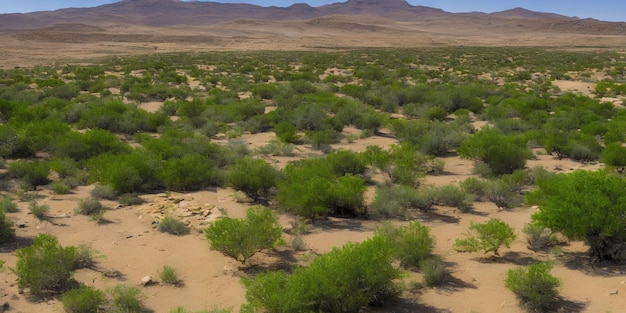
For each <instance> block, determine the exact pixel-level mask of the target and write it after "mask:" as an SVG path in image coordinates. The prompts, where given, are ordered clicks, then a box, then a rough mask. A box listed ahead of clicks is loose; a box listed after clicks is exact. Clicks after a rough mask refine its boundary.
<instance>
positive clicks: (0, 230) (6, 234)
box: [0, 208, 15, 244]
mask: <svg viewBox="0 0 626 313" xmlns="http://www.w3.org/2000/svg"><path fill="white" fill-rule="evenodd" d="M13 237H15V228H13V222H11V220H9V219H8V218H7V216H6V214H5V213H4V210H3V209H2V208H0V244H2V243H5V242H7V241H9V240H11V239H13Z"/></svg>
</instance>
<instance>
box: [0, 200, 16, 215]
mask: <svg viewBox="0 0 626 313" xmlns="http://www.w3.org/2000/svg"><path fill="white" fill-rule="evenodd" d="M0 211H4V212H6V213H15V212H17V211H18V209H17V204H15V202H13V200H12V199H11V198H9V197H4V198H2V200H0Z"/></svg>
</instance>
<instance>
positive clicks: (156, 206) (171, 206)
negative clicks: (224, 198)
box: [140, 194, 224, 230]
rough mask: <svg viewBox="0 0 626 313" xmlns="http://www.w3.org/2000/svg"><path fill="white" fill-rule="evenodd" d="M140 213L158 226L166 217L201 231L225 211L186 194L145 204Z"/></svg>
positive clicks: (170, 196)
mask: <svg viewBox="0 0 626 313" xmlns="http://www.w3.org/2000/svg"><path fill="white" fill-rule="evenodd" d="M140 211H141V212H143V213H144V214H146V215H148V216H150V218H152V224H153V225H155V227H156V225H158V224H159V223H160V222H161V220H162V219H163V218H164V217H165V216H171V217H174V218H176V219H178V220H180V221H182V222H183V223H185V224H186V225H187V226H188V227H190V228H192V229H197V230H201V229H204V228H206V227H207V225H208V224H209V223H211V222H213V221H215V220H216V219H218V218H220V217H221V216H223V214H224V210H223V209H220V208H218V207H216V206H215V205H213V204H210V203H202V204H201V203H199V202H198V201H197V200H196V199H194V198H193V197H191V196H189V195H184V194H169V195H168V196H166V197H164V198H156V199H154V201H152V202H151V203H148V204H145V205H144V206H143V207H141V208H140Z"/></svg>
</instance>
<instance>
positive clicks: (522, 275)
mask: <svg viewBox="0 0 626 313" xmlns="http://www.w3.org/2000/svg"><path fill="white" fill-rule="evenodd" d="M552 267H553V264H552V263H551V262H540V263H534V264H530V265H528V266H527V267H525V268H524V267H521V268H518V269H510V270H508V271H507V273H506V280H505V281H504V286H505V287H506V288H508V289H509V290H511V291H512V292H513V293H515V295H516V296H517V297H518V298H519V300H520V302H521V304H522V306H523V307H525V308H527V309H528V310H529V311H533V312H536V311H543V310H544V309H546V308H547V306H548V305H550V304H551V303H553V302H554V301H556V300H557V299H558V296H559V291H558V287H560V286H561V281H560V280H559V279H558V278H556V277H554V276H552V275H550V273H549V272H550V270H551V269H552Z"/></svg>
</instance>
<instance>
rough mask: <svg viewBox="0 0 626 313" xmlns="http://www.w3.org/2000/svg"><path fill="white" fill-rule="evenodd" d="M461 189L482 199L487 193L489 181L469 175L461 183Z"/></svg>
mask: <svg viewBox="0 0 626 313" xmlns="http://www.w3.org/2000/svg"><path fill="white" fill-rule="evenodd" d="M460 187H461V189H463V190H465V192H467V193H470V194H472V195H474V197H475V199H480V198H482V197H484V196H485V195H486V194H487V182H486V181H485V180H484V179H480V178H476V177H468V178H466V179H465V180H463V181H461V183H460Z"/></svg>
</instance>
